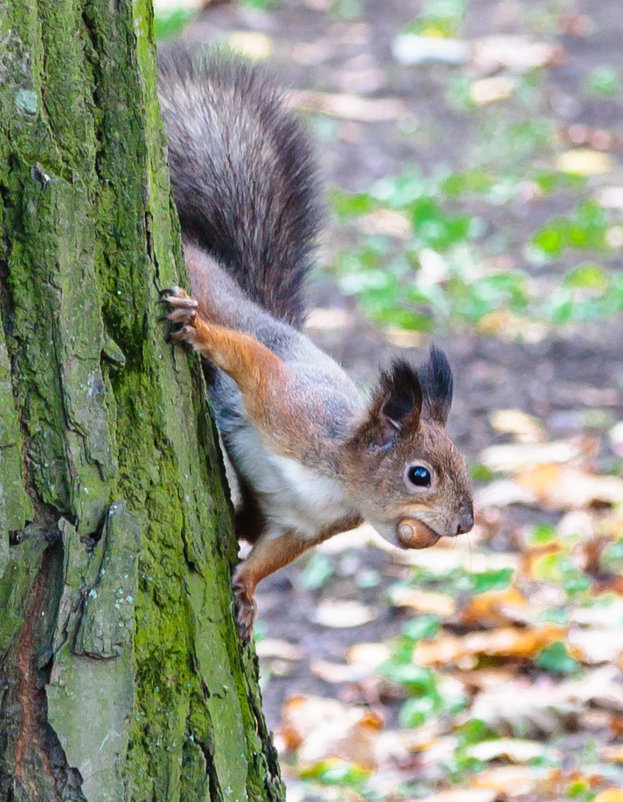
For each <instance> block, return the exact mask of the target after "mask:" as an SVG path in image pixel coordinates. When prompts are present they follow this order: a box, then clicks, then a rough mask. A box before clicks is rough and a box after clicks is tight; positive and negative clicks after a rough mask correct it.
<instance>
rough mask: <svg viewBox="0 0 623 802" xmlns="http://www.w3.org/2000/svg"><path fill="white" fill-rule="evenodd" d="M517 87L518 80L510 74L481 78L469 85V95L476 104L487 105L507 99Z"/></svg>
mask: <svg viewBox="0 0 623 802" xmlns="http://www.w3.org/2000/svg"><path fill="white" fill-rule="evenodd" d="M515 89H517V81H516V79H515V78H511V77H510V76H509V75H496V76H494V77H493V78H480V79H479V80H477V81H472V83H471V84H470V86H469V97H470V100H471V101H472V103H474V104H475V105H476V106H486V105H488V104H489V103H495V102H496V101H498V100H507V99H508V98H509V97H511V96H512V94H513V92H514V91H515Z"/></svg>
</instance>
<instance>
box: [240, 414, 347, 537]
mask: <svg viewBox="0 0 623 802" xmlns="http://www.w3.org/2000/svg"><path fill="white" fill-rule="evenodd" d="M232 440H233V443H232V445H233V448H234V450H235V457H236V464H237V465H238V467H239V469H240V470H241V471H242V473H243V474H244V475H245V476H246V477H247V479H248V481H249V483H250V484H251V486H252V487H253V489H254V491H255V493H256V494H257V495H258V500H259V502H260V505H261V507H262V511H263V513H264V515H265V516H266V518H267V520H268V522H269V527H270V529H271V530H274V534H275V536H276V535H279V534H281V533H282V532H283V531H285V530H293V531H295V532H298V533H299V534H301V535H302V536H303V537H309V538H310V539H311V538H313V537H315V536H316V535H317V534H318V533H319V532H320V531H321V530H322V529H324V528H326V527H328V526H331V525H332V524H334V523H336V522H337V521H340V520H343V519H344V518H345V517H346V516H348V515H350V514H354V512H355V511H354V509H353V508H352V507H351V505H350V504H349V502H348V501H347V499H346V497H345V496H344V493H343V491H342V488H341V487H340V485H339V484H338V483H337V482H336V481H334V480H333V479H330V478H329V477H327V476H322V475H321V474H319V473H316V472H315V471H312V470H310V469H309V468H307V467H305V466H304V465H301V464H300V463H299V462H297V461H296V460H293V459H290V458H288V457H281V456H279V455H277V454H274V453H271V452H270V451H268V450H267V449H266V448H265V446H264V444H263V443H262V441H261V439H260V436H259V434H258V433H257V431H256V429H255V428H253V427H251V426H247V427H245V428H244V429H241V430H238V431H237V432H236V433H235V434H234V435H233V437H231V436H230V443H231V442H232Z"/></svg>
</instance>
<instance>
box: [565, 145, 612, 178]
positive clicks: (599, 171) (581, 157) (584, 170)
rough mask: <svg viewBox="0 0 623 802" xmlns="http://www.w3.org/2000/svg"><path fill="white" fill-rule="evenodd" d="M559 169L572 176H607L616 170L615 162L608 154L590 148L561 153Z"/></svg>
mask: <svg viewBox="0 0 623 802" xmlns="http://www.w3.org/2000/svg"><path fill="white" fill-rule="evenodd" d="M556 166H557V168H558V169H559V170H560V171H561V172H563V173H570V174H572V175H585V176H590V175H606V174H607V173H611V172H612V171H613V170H614V166H615V161H614V159H613V158H612V156H610V155H609V154H608V153H603V152H602V151H599V150H590V149H589V148H574V149H572V150H566V151H565V152H564V153H561V154H560V155H559V156H558V159H557V160H556Z"/></svg>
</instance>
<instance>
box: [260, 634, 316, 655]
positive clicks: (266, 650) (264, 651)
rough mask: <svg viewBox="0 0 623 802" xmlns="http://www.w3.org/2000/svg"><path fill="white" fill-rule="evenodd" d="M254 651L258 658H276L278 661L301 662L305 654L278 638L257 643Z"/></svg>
mask: <svg viewBox="0 0 623 802" xmlns="http://www.w3.org/2000/svg"><path fill="white" fill-rule="evenodd" d="M255 651H256V653H257V656H258V657H277V658H279V659H280V660H302V659H303V658H304V657H305V652H304V651H303V650H302V649H300V648H299V647H298V646H295V645H294V644H293V643H290V642H289V641H286V640H279V639H278V638H264V639H263V640H259V641H257V643H256V644H255Z"/></svg>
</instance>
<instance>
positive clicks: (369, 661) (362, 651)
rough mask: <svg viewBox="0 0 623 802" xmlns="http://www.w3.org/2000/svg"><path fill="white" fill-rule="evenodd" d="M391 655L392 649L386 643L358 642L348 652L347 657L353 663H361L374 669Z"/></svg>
mask: <svg viewBox="0 0 623 802" xmlns="http://www.w3.org/2000/svg"><path fill="white" fill-rule="evenodd" d="M390 657H391V650H390V648H389V646H388V645H387V644H386V643H356V644H355V645H354V646H351V647H350V649H349V650H348V652H347V653H346V659H347V660H348V662H349V663H350V664H352V665H360V666H365V667H366V668H369V669H370V670H371V671H374V669H375V668H377V667H378V666H380V665H381V663H385V662H386V661H387V660H389V658H390Z"/></svg>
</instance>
